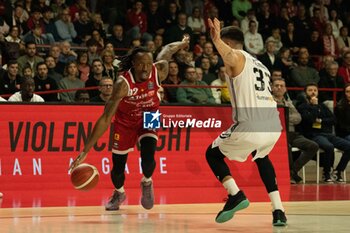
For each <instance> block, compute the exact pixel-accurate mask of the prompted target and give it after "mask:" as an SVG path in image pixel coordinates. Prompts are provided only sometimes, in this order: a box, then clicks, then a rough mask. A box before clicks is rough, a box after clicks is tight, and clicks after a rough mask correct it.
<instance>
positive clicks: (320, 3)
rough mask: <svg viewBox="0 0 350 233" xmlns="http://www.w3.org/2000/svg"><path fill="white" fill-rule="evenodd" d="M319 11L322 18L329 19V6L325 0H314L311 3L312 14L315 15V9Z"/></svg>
mask: <svg viewBox="0 0 350 233" xmlns="http://www.w3.org/2000/svg"><path fill="white" fill-rule="evenodd" d="M316 9H317V10H318V11H319V14H320V18H321V19H322V20H323V21H328V19H329V14H328V8H327V7H326V6H325V5H324V0H314V2H313V3H312V4H311V6H310V8H309V10H310V16H311V17H313V16H315V10H316Z"/></svg>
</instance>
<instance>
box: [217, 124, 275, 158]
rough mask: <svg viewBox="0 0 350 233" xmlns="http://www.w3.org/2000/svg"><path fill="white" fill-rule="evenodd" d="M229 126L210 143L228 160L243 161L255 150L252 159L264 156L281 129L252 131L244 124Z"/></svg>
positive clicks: (270, 148) (273, 144)
mask: <svg viewBox="0 0 350 233" xmlns="http://www.w3.org/2000/svg"><path fill="white" fill-rule="evenodd" d="M232 128H233V127H231V128H229V129H228V130H226V131H225V132H223V133H221V135H220V136H219V137H217V138H216V139H215V140H214V142H213V143H212V148H214V147H217V146H218V147H219V149H220V151H221V153H223V154H224V155H225V156H226V157H227V158H228V159H229V160H235V161H239V162H244V161H246V160H247V158H248V156H249V155H250V154H251V153H252V152H253V151H255V150H256V155H255V156H254V158H253V159H252V161H254V160H255V159H257V158H264V157H265V156H266V155H268V154H269V153H270V152H271V150H272V149H273V147H274V146H275V144H276V142H277V141H278V139H279V137H280V136H281V131H272V132H252V131H249V130H248V131H247V130H245V129H244V126H242V125H238V126H237V127H235V128H234V130H232Z"/></svg>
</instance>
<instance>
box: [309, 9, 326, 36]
mask: <svg viewBox="0 0 350 233" xmlns="http://www.w3.org/2000/svg"><path fill="white" fill-rule="evenodd" d="M325 24H326V21H325V20H324V18H323V17H322V15H321V10H320V9H319V8H315V9H314V10H313V15H312V14H311V27H312V28H313V29H314V30H317V31H319V32H323V28H324V26H325Z"/></svg>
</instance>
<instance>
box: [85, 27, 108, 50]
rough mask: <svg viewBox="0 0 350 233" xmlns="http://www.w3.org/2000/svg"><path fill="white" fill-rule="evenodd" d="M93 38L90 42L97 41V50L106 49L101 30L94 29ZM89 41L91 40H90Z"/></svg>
mask: <svg viewBox="0 0 350 233" xmlns="http://www.w3.org/2000/svg"><path fill="white" fill-rule="evenodd" d="M91 35H92V37H91V39H90V40H94V41H96V44H97V48H98V49H99V50H101V49H103V48H104V47H105V40H104V38H103V37H102V36H101V34H100V32H99V30H97V29H93V30H92V34H91ZM88 41H89V40H88Z"/></svg>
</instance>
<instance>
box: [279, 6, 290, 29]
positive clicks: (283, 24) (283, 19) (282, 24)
mask: <svg viewBox="0 0 350 233" xmlns="http://www.w3.org/2000/svg"><path fill="white" fill-rule="evenodd" d="M291 20H292V19H291V18H290V17H289V14H288V10H287V8H286V7H281V9H280V12H278V14H277V16H276V23H275V28H280V29H281V30H282V32H283V33H285V32H286V29H287V25H288V23H289V21H291Z"/></svg>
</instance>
